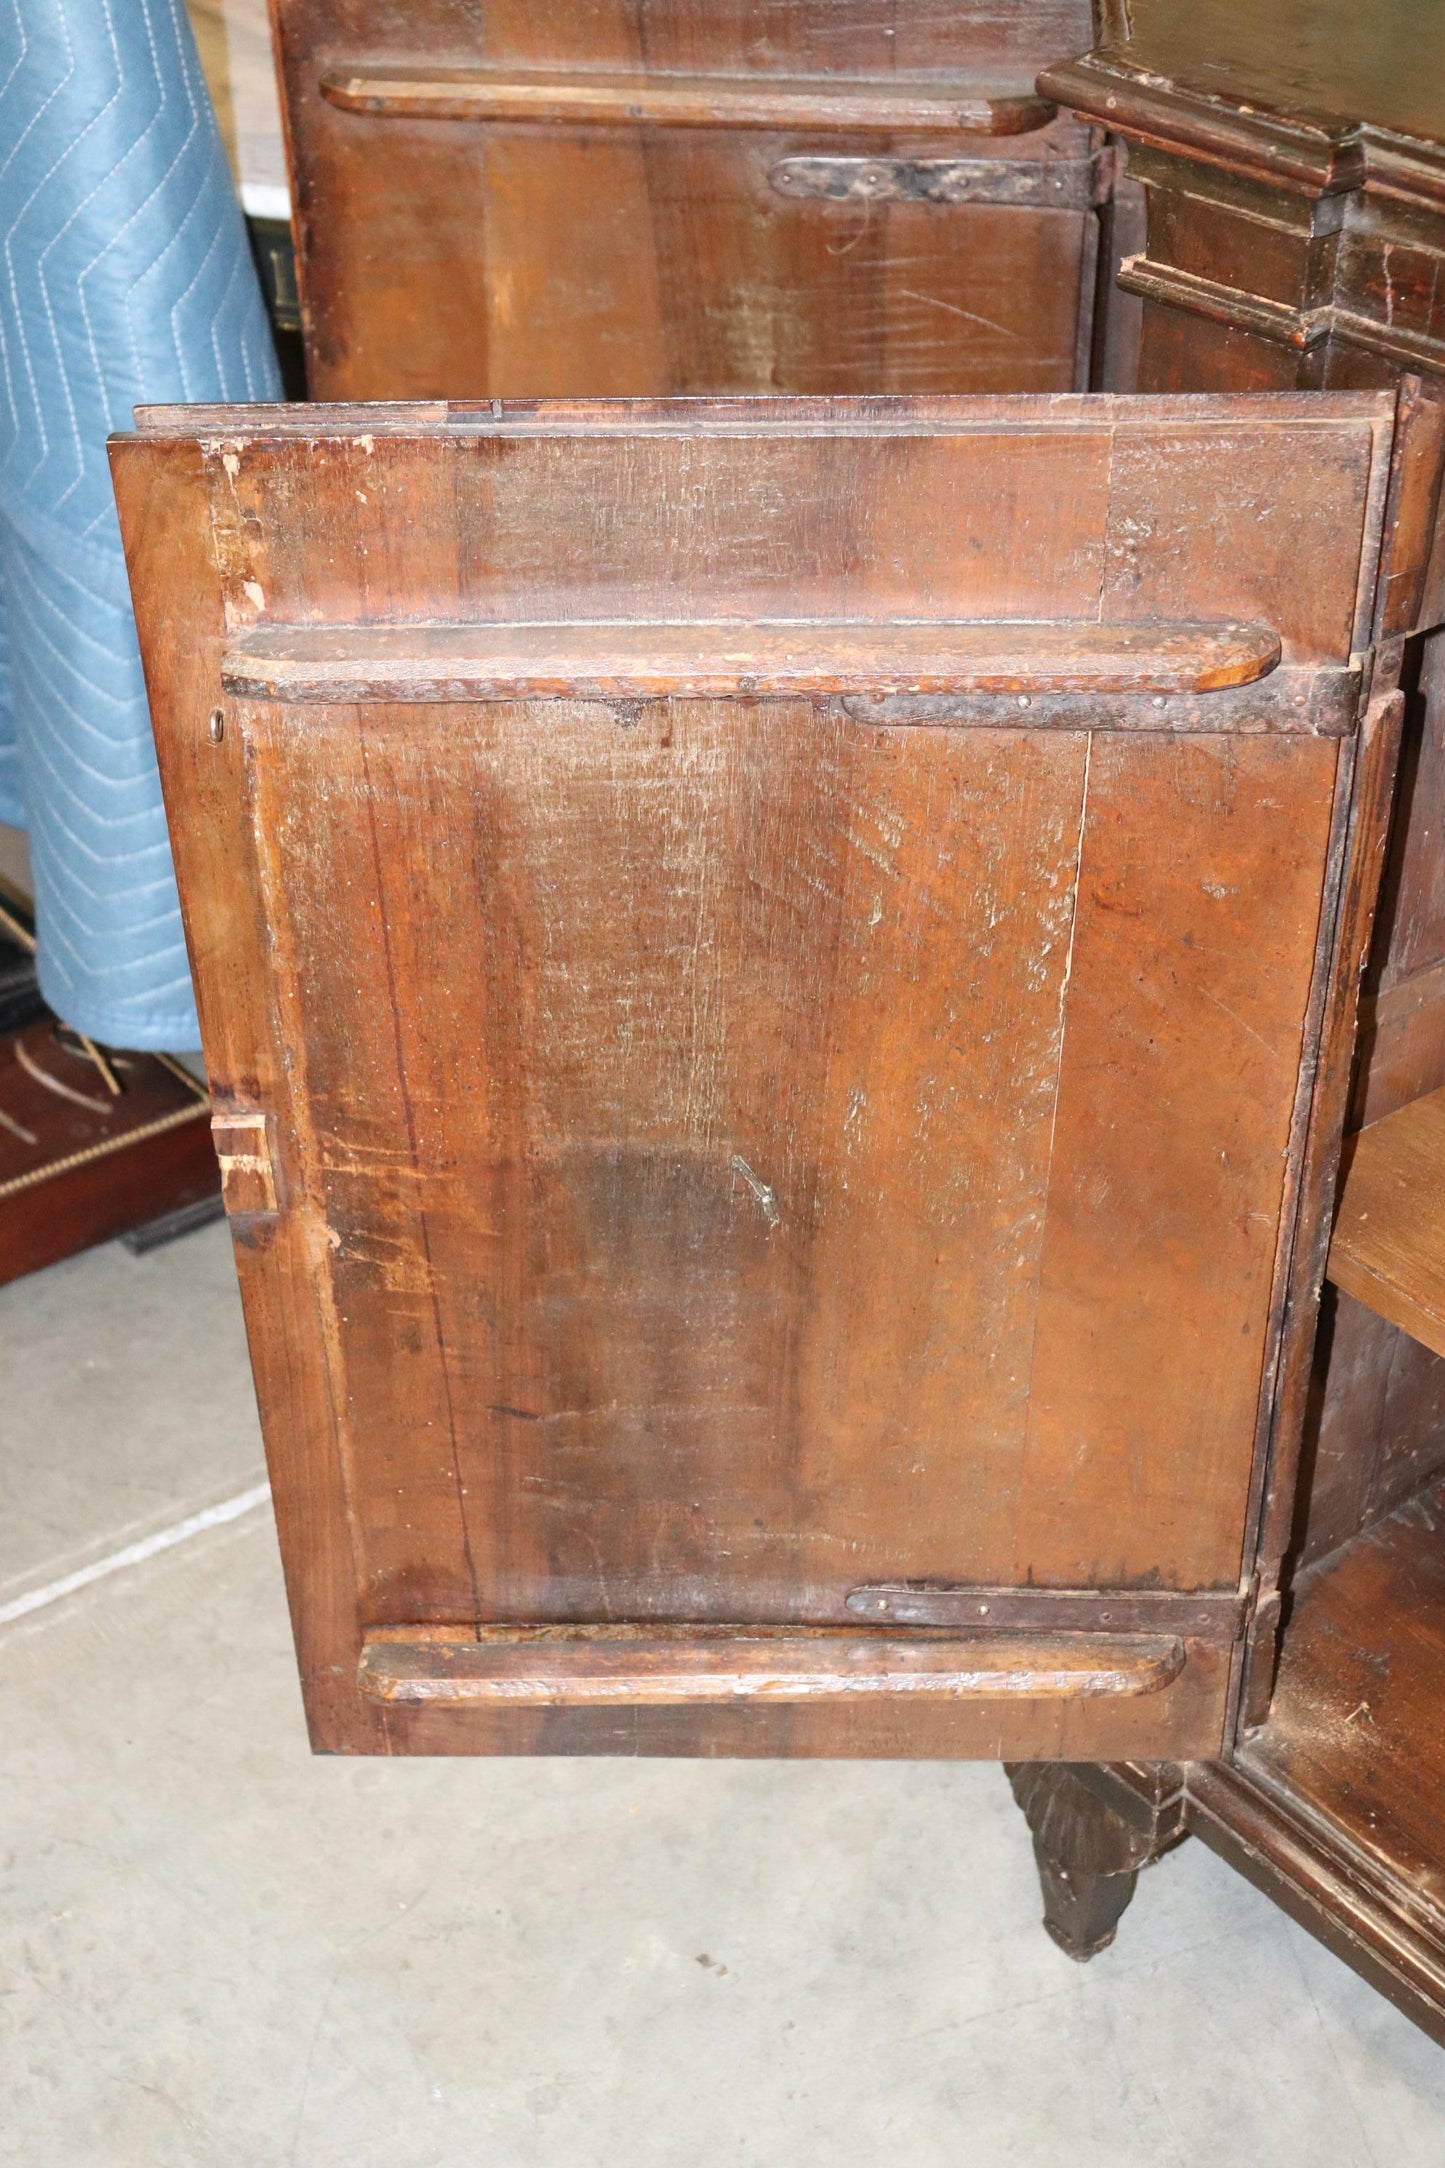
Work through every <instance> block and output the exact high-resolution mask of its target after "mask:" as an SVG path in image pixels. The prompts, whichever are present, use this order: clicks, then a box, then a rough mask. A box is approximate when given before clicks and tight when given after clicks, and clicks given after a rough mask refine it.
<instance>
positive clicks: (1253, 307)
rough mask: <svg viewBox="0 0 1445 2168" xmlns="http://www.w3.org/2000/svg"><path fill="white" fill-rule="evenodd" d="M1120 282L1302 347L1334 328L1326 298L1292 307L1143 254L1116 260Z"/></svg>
mask: <svg viewBox="0 0 1445 2168" xmlns="http://www.w3.org/2000/svg"><path fill="white" fill-rule="evenodd" d="M1119 284H1120V285H1121V286H1122V287H1123V289H1124V291H1125V293H1127V294H1139V295H1141V296H1142V297H1143V299H1144V300H1146V301H1161V302H1165V303H1167V304H1168V306H1169V307H1170V308H1175V309H1188V310H1189V311H1190V313H1191V314H1192V315H1194V316H1209V317H1212V318H1213V319H1214V321H1215V322H1216V323H1221V324H1229V325H1231V326H1233V327H1234V328H1235V329H1236V330H1239V331H1253V332H1255V333H1257V334H1259V335H1260V336H1262V337H1264V338H1266V339H1273V340H1275V341H1276V342H1277V343H1278V344H1279V345H1281V346H1292V347H1295V348H1296V349H1298V350H1299V351H1301V352H1302V351H1303V350H1304V349H1305V348H1307V347H1311V346H1318V344H1319V343H1320V341H1321V340H1322V339H1327V338H1328V337H1329V335H1330V332H1331V330H1332V329H1333V328H1334V317H1335V311H1334V309H1333V308H1332V307H1331V306H1330V305H1329V304H1328V303H1327V304H1325V305H1324V306H1323V307H1321V308H1317V309H1296V308H1291V306H1290V304H1289V303H1288V302H1287V301H1275V300H1272V299H1270V298H1269V297H1268V296H1267V295H1265V294H1251V293H1246V292H1245V291H1244V289H1243V288H1242V287H1239V286H1225V285H1223V284H1222V283H1221V282H1220V281H1219V280H1218V279H1209V278H1203V277H1201V276H1200V274H1199V273H1198V272H1197V271H1181V270H1180V269H1179V268H1178V267H1177V266H1176V265H1174V264H1167V263H1154V262H1152V261H1151V260H1150V258H1149V257H1147V256H1126V257H1125V259H1124V261H1123V263H1122V264H1121V265H1120V266H1119Z"/></svg>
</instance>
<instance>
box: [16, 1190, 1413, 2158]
mask: <svg viewBox="0 0 1445 2168" xmlns="http://www.w3.org/2000/svg"><path fill="white" fill-rule="evenodd" d="M0 1380H3V1385H0V1616H3V1615H4V1614H5V1612H6V1611H7V1610H8V1611H9V1612H10V1613H11V1614H12V1616H11V1618H10V1622H9V1623H8V1624H5V1625H4V1626H3V1628H0V1640H3V1643H4V1660H3V1663H0V1736H3V1738H4V1741H5V1753H4V1768H3V1775H0V1786H3V1791H0V1877H3V1895H0V1998H3V1999H0V2162H4V2163H6V2164H9V2163H12V2162H14V2163H24V2164H25V2168H52V2164H53V2168H171V2164H174V2168H233V2164H234V2168H270V2164H272V2163H277V2164H288V2168H333V2164H334V2168H372V2164H375V2168H474V2164H482V2163H485V2164H486V2168H594V2164H595V2168H664V2164H665V2168H675V2164H678V2163H684V2162H686V2163H699V2164H703V2168H706V2164H709V2163H711V2162H713V2161H721V2160H733V2159H737V2160H742V2161H756V2162H761V2163H767V2164H770V2168H775V2164H781V2163H788V2164H790V2168H792V2164H798V2168H814V2164H823V2163H826V2164H827V2168H855V2164H856V2168H877V2164H879V2163H880V2162H884V2161H890V2160H893V2159H899V2160H906V2162H907V2163H908V2168H944V2164H947V2168H958V2164H959V2163H961V2162H963V2163H974V2162H976V2163H978V2164H980V2168H1000V2164H1007V2168H1033V2164H1035V2163H1037V2164H1039V2168H1045V2164H1046V2168H1058V2164H1059V2163H1061V2162H1063V2161H1067V2162H1068V2163H1069V2164H1070V2168H1196V2164H1197V2168H1234V2164H1238V2168H1271V2164H1273V2163H1276V2162H1279V2163H1285V2162H1288V2163H1289V2164H1290V2168H1297V2164H1298V2163H1299V2162H1300V2161H1308V2162H1309V2163H1310V2164H1311V2168H1386V2164H1387V2163H1388V2168H1439V2164H1440V2162H1441V2161H1442V2159H1445V2055H1442V2054H1441V2052H1440V2051H1439V2050H1438V2049H1436V2048H1435V2047H1433V2046H1432V2045H1431V2044H1430V2043H1429V2042H1428V2041H1427V2040H1426V2039H1425V2038H1424V2037H1423V2036H1422V2035H1421V2034H1420V2033H1418V2032H1416V2031H1415V2030H1414V2029H1413V2027H1411V2026H1410V2025H1409V2024H1407V2023H1406V2021H1405V2020H1404V2019H1403V2018H1401V2017H1399V2016H1397V2015H1396V2013H1395V2012H1394V2011H1392V2010H1391V2009H1389V2008H1388V2006H1387V2005H1386V2004H1385V2003H1383V2002H1382V2001H1381V2000H1380V1999H1379V1998H1378V1997H1377V1996H1376V1995H1374V1994H1373V1993H1372V1992H1371V1991H1370V1990H1369V1989H1368V1988H1366V1987H1365V1986H1364V1985H1363V1984H1362V1983H1361V1982H1359V1981H1358V1980H1356V1979H1355V1978H1354V1977H1353V1976H1352V1975H1351V1974H1350V1973H1349V1972H1347V1971H1346V1970H1345V1968H1344V1967H1343V1966H1341V1965H1340V1964H1338V1963H1337V1962H1336V1961H1335V1959H1333V1958H1332V1957H1330V1956H1329V1955H1328V1954H1327V1953H1326V1952H1325V1951H1323V1950H1321V1949H1320V1948H1319V1947H1318V1946H1317V1945H1316V1944H1314V1943H1313V1942H1311V1941H1310V1940H1309V1938H1308V1937H1307V1936H1305V1935H1303V1934H1302V1933H1300V1932H1299V1931H1298V1930H1297V1929H1296V1928H1294V1927H1293V1926H1291V1925H1290V1924H1289V1922H1288V1921H1286V1920H1285V1919H1284V1918H1282V1916H1281V1915H1280V1914H1279V1913H1278V1912H1276V1911H1275V1910H1274V1908H1273V1907H1272V1906H1270V1905H1269V1904H1267V1903H1266V1902H1265V1900H1264V1899H1263V1898H1261V1897H1258V1896H1256V1895H1255V1893H1254V1892H1253V1891H1252V1890H1250V1889H1249V1888H1248V1887H1247V1886H1246V1885H1245V1884H1244V1883H1242V1882H1241V1881H1239V1880H1238V1878H1237V1877H1236V1876H1234V1875H1232V1874H1230V1873H1229V1872H1228V1871H1227V1870H1226V1869H1225V1868H1224V1867H1223V1866H1222V1865H1220V1863H1219V1862H1218V1861H1217V1860H1215V1859H1214V1858H1213V1857H1212V1856H1211V1855H1210V1854H1209V1853H1208V1852H1206V1851H1204V1850H1203V1849H1202V1847H1200V1846H1199V1845H1197V1844H1188V1845H1185V1846H1184V1847H1183V1848H1182V1849H1181V1850H1180V1851H1178V1852H1176V1853H1174V1854H1173V1855H1172V1856H1170V1857H1169V1858H1168V1859H1166V1860H1165V1861H1163V1862H1162V1863H1161V1865H1160V1866H1158V1867H1157V1868H1155V1869H1154V1870H1152V1871H1151V1873H1150V1874H1149V1875H1148V1876H1146V1878H1145V1880H1144V1881H1143V1883H1142V1885H1141V1888H1140V1893H1139V1897H1138V1899H1137V1900H1136V1903H1135V1906H1134V1909H1133V1910H1132V1911H1131V1912H1130V1913H1129V1914H1128V1915H1127V1917H1126V1919H1125V1922H1124V1925H1123V1928H1122V1931H1121V1934H1120V1939H1119V1942H1118V1944H1117V1945H1116V1947H1115V1948H1114V1949H1113V1950H1112V1951H1110V1952H1108V1953H1107V1954H1106V1955H1105V1956H1104V1957H1102V1958H1100V1959H1098V1960H1097V1961H1096V1962H1095V1963H1094V1964H1093V1965H1091V1966H1089V1967H1086V1968H1080V1967H1077V1966H1074V1965H1071V1964H1070V1963H1069V1962H1068V1960H1067V1959H1065V1958H1064V1957H1062V1956H1060V1955H1059V1953H1058V1952H1057V1951H1056V1950H1055V1949H1054V1948H1053V1947H1052V1945H1051V1944H1050V1943H1049V1942H1048V1941H1047V1940H1046V1938H1045V1937H1044V1935H1043V1934H1042V1932H1041V1931H1040V1929H1039V1926H1038V1900H1037V1894H1036V1889H1035V1884H1034V1879H1033V1869H1032V1865H1031V1863H1030V1859H1029V1848H1028V1842H1027V1837H1026V1833H1025V1831H1024V1827H1023V1823H1022V1820H1021V1818H1020V1817H1019V1816H1018V1815H1017V1814H1016V1812H1015V1810H1014V1808H1013V1806H1012V1803H1011V1801H1010V1800H1009V1798H1008V1794H1007V1791H1006V1788H1005V1785H1004V1781H1003V1778H1002V1777H1001V1775H1000V1774H999V1772H998V1771H997V1770H996V1769H992V1768H988V1767H982V1766H971V1765H959V1766H952V1767H939V1766H936V1765H924V1766H906V1765H900V1764H891V1765H889V1764H884V1765H868V1764H863V1763H850V1764H833V1765H824V1764H813V1765H808V1764H787V1763H781V1764H727V1763H722V1764H711V1765H699V1764H662V1763H656V1764H648V1763H643V1764H641V1765H637V1766H634V1765H629V1764H626V1763H621V1762H604V1763H597V1762H593V1763H565V1762H550V1763H548V1762H543V1763H516V1764H513V1763H505V1762H493V1763H486V1762H474V1763H467V1762H446V1763H439V1762H438V1763H432V1762H411V1763H384V1762H345V1761H313V1760H311V1759H310V1758H309V1756H308V1754H307V1751H306V1746H305V1740H304V1736H303V1731H302V1724H301V1712H300V1707H299V1702H298V1696H297V1691H296V1685H295V1680H294V1677H293V1673H292V1666H291V1654H290V1646H289V1639H288V1632H287V1624H286V1615H285V1606H284V1603H283V1600H282V1592H281V1577H280V1571H279V1567H278V1564H277V1559H276V1548H275V1538H274V1535H273V1532H272V1529H271V1525H270V1519H269V1515H268V1514H267V1513H266V1512H265V1510H264V1508H261V1509H256V1508H254V1507H253V1508H252V1509H251V1510H249V1511H246V1512H243V1513H241V1514H240V1515H239V1516H238V1517H237V1518H235V1519H232V1520H230V1521H222V1522H220V1523H218V1524H216V1525H213V1526H210V1527H207V1528H204V1529H202V1530H201V1531H200V1532H199V1533H195V1534H193V1535H191V1536H190V1537H188V1538H187V1539H186V1540H185V1541H183V1542H180V1543H176V1544H173V1545H172V1546H171V1547H169V1548H164V1549H161V1550H158V1551H156V1552H155V1553H154V1555H152V1556H150V1557H149V1558H147V1559H145V1560H144V1561H143V1562H142V1563H140V1564H135V1565H132V1566H130V1567H127V1568H125V1569H123V1570H121V1571H117V1572H112V1573H106V1574H103V1575H102V1576H101V1577H100V1578H98V1579H95V1580H93V1581H92V1582H90V1583H89V1584H87V1585H86V1586H84V1587H83V1588H81V1589H80V1590H79V1591H78V1592H77V1593H74V1594H72V1595H70V1596H68V1597H66V1598H64V1599H63V1600H59V1601H55V1602H50V1603H46V1604H44V1605H43V1606H42V1607H41V1608H38V1609H34V1610H32V1611H30V1612H28V1613H25V1614H23V1615H21V1616H19V1617H15V1616H13V1614H14V1612H15V1610H16V1608H17V1605H18V1604H20V1603H23V1602H24V1600H25V1592H26V1591H27V1590H29V1591H31V1592H32V1593H33V1592H34V1591H35V1590H36V1589H38V1588H40V1587H42V1586H44V1585H48V1584H51V1583H53V1582H54V1581H55V1580H56V1579H57V1578H58V1577H61V1576H64V1575H67V1574H73V1573H75V1572H77V1571H81V1572H84V1571H85V1570H87V1569H94V1568H95V1567H96V1566H98V1565H99V1566H103V1565H104V1564H105V1562H106V1560H107V1559H108V1558H109V1557H110V1556H111V1555H112V1554H113V1553H114V1552H115V1551H116V1550H117V1549H118V1548H120V1547H122V1546H134V1545H137V1544H140V1545H141V1546H142V1547H144V1546H145V1545H146V1544H147V1543H148V1542H149V1541H151V1540H153V1539H154V1538H155V1537H156V1535H157V1534H164V1532H165V1531H166V1530H168V1529H170V1528H172V1527H173V1526H174V1524H175V1523H177V1522H178V1521H184V1520H186V1519H187V1518H188V1517H190V1516H192V1515H195V1514H198V1513H201V1512H203V1511H204V1509H206V1508H208V1507H215V1506H216V1505H217V1504H218V1503H222V1502H223V1501H225V1500H227V1499H230V1498H234V1497H236V1496H239V1495H244V1493H245V1492H246V1491H247V1490H248V1489H250V1488H251V1487H252V1486H254V1484H255V1482H256V1480H257V1475H258V1469H259V1448H258V1443H257V1436H256V1427H255V1416H254V1411H253V1407H252V1402H251V1394H250V1382H249V1377H248V1374H247V1370H246V1363H245V1353H244V1347H243V1344H242V1339H241V1333H240V1326H239V1318H238V1314H237V1307H236V1301H235V1293H234V1288H233V1284H232V1279H231V1268H230V1258H229V1252H228V1247H227V1242H226V1237H225V1234H224V1231H223V1230H222V1229H220V1228H210V1229H207V1230H206V1231H204V1232H203V1233H201V1234H197V1235H193V1236H191V1237H189V1238H188V1239H187V1240H186V1241H184V1242H182V1243H178V1244H176V1245H175V1246H174V1247H172V1248H171V1249H169V1250H164V1251H160V1252H158V1253H155V1254H153V1255H152V1256H150V1257H147V1258H142V1259H138V1260H137V1259H132V1258H130V1257H128V1256H127V1255H126V1254H125V1252H124V1251H122V1250H120V1249H119V1248H114V1249H107V1250H101V1251H96V1252H93V1253H92V1254H91V1255H90V1256H88V1257H84V1258H80V1259H77V1260H75V1261H73V1262H71V1263H69V1264H66V1265H61V1266H58V1267H56V1268H55V1269H54V1270H53V1271H51V1272H48V1273H44V1274H41V1275H39V1276H38V1277H36V1278H35V1279H32V1280H29V1281H25V1282H22V1283H20V1284H18V1285H16V1286H13V1287H10V1288H6V1289H4V1290H0Z"/></svg>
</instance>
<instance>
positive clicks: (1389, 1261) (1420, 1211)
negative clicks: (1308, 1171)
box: [1329, 1090, 1445, 1355]
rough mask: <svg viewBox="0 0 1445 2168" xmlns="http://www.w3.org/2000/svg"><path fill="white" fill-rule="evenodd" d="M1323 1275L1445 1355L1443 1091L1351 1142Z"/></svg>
mask: <svg viewBox="0 0 1445 2168" xmlns="http://www.w3.org/2000/svg"><path fill="white" fill-rule="evenodd" d="M1329 1273H1330V1278H1331V1279H1332V1280H1333V1281H1334V1283H1335V1285H1336V1287H1340V1288H1343V1289H1344V1291H1345V1293H1346V1294H1347V1295H1352V1296H1353V1297H1354V1298H1355V1300H1356V1301H1357V1302H1362V1303H1364V1305H1365V1306H1366V1308H1367V1309H1370V1310H1373V1311H1375V1312H1376V1314H1377V1315H1378V1316H1380V1317H1383V1318H1385V1319H1387V1320H1388V1322H1389V1323H1390V1324H1392V1325H1398V1326H1399V1327H1400V1328H1401V1330H1402V1331H1404V1332H1408V1333H1410V1334H1411V1335H1412V1336H1413V1337H1414V1338H1415V1339H1417V1340H1419V1341H1420V1342H1421V1344H1422V1345H1423V1346H1425V1347H1427V1348H1430V1349H1431V1350H1432V1351H1433V1352H1434V1353H1435V1354H1436V1355H1445V1090H1442V1091H1437V1092H1429V1093H1427V1094H1426V1096H1425V1097H1424V1098H1423V1099H1416V1100H1413V1101H1412V1102H1411V1104H1410V1105H1409V1106H1406V1107H1401V1108H1400V1109H1399V1110H1398V1112H1397V1113H1394V1114H1387V1115H1386V1116H1385V1118H1384V1120H1383V1121H1379V1122H1375V1123H1373V1124H1372V1125H1371V1126H1370V1128H1368V1129H1365V1130H1362V1131H1361V1132H1360V1134H1359V1136H1357V1137H1356V1138H1355V1139H1354V1140H1353V1142H1352V1144H1351V1146H1350V1151H1349V1154H1348V1157H1347V1161H1346V1167H1345V1176H1344V1182H1343V1186H1342V1188H1341V1191H1340V1202H1339V1210H1338V1212H1337V1214H1336V1218H1335V1231H1334V1236H1333V1238H1332V1240H1331V1243H1330V1262H1329Z"/></svg>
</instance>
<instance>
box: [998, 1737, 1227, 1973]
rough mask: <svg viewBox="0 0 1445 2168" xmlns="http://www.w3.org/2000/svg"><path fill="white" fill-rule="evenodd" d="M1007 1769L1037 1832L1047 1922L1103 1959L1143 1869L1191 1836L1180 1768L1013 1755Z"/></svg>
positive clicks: (1073, 1945) (1069, 1944) (1061, 1938)
mask: <svg viewBox="0 0 1445 2168" xmlns="http://www.w3.org/2000/svg"><path fill="white" fill-rule="evenodd" d="M1005 1773H1006V1775H1007V1777H1008V1780H1009V1783H1010V1784H1011V1785H1012V1786H1013V1795H1014V1798H1015V1799H1016V1800H1017V1801H1018V1803H1019V1805H1020V1806H1021V1807H1022V1808H1023V1811H1024V1816H1025V1819H1026V1820H1027V1822H1028V1825H1029V1828H1030V1830H1031V1831H1032V1832H1033V1840H1034V1858H1035V1859H1036V1860H1037V1862H1038V1869H1039V1880H1040V1881H1041V1882H1042V1884H1043V1890H1044V1926H1045V1927H1046V1929H1047V1930H1048V1932H1049V1934H1050V1935H1051V1936H1052V1937H1053V1939H1054V1941H1055V1942H1057V1944H1058V1946H1059V1948H1060V1949H1061V1950H1063V1951H1064V1952H1065V1954H1066V1955H1067V1956H1069V1957H1076V1958H1078V1959H1079V1961H1080V1963H1082V1962H1083V1961H1084V1960H1085V1959H1086V1958H1090V1957H1097V1955H1098V1953H1099V1951H1100V1950H1106V1949H1107V1948H1108V1947H1109V1944H1110V1943H1111V1942H1112V1941H1113V1939H1114V1934H1115V1930H1116V1929H1117V1927H1118V1924H1119V1918H1120V1915H1121V1913H1122V1912H1123V1910H1124V1907H1125V1906H1126V1905H1127V1904H1128V1902H1129V1899H1130V1898H1131V1897H1132V1896H1133V1894H1134V1884H1135V1882H1136V1881H1137V1880H1138V1878H1139V1869H1140V1868H1141V1867H1147V1866H1148V1865H1149V1864H1150V1863H1151V1861H1153V1860H1156V1859H1157V1858H1158V1857H1159V1855H1160V1853H1161V1852H1165V1851H1167V1850H1168V1849H1169V1847H1170V1845H1172V1844H1175V1843H1177V1842H1178V1840H1179V1838H1180V1837H1181V1836H1183V1834H1184V1794H1183V1787H1182V1784H1181V1782H1180V1780H1179V1774H1178V1772H1177V1771H1176V1770H1174V1769H1172V1768H1160V1769H1142V1768H1133V1767H1130V1768H1129V1769H1127V1770H1125V1769H1120V1770H1118V1771H1115V1770H1112V1769H1110V1768H1106V1767H1099V1766H1096V1765H1095V1764H1094V1763H1092V1762H1010V1763H1007V1764H1006V1765H1005Z"/></svg>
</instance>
